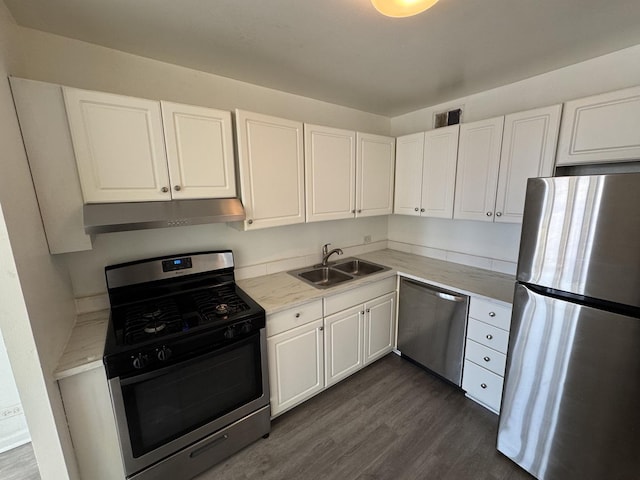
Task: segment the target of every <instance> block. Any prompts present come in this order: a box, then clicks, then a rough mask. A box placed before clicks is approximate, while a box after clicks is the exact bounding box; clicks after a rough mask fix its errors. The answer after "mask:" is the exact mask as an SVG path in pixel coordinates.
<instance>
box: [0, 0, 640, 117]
mask: <svg viewBox="0 0 640 480" xmlns="http://www.w3.org/2000/svg"><path fill="white" fill-rule="evenodd" d="M4 1H5V3H6V4H7V6H8V7H9V10H10V11H11V13H12V14H13V16H14V18H15V19H16V21H17V22H18V24H20V25H23V26H26V27H31V28H35V29H38V30H44V31H47V32H51V33H55V34H59V35H63V36H66V37H71V38H75V39H79V40H84V41H87V42H91V43H96V44H99V45H104V46H107V47H111V48H115V49H118V50H122V51H125V52H131V53H134V54H137V55H142V56H145V57H150V58H155V59H158V60H162V61H165V62H170V63H174V64H179V65H184V66H187V67H191V68H195V69H198V70H202V71H206V72H212V73H216V74H218V75H223V76H226V77H230V78H234V79H237V80H242V81H245V82H249V83H253V84H257V85H263V86H266V87H271V88H275V89H278V90H284V91H287V92H291V93H296V94H300V95H304V96H307V97H311V98H315V99H319V100H325V101H327V102H332V103H337V104H340V105H345V106H349V107H354V108H357V109H360V110H364V111H367V112H372V113H378V114H382V115H387V116H395V115H398V114H401V113H405V112H408V111H412V110H416V109H418V108H421V107H425V106H430V105H434V104H438V103H441V102H444V101H447V100H451V99H454V98H458V97H461V96H465V95H468V94H471V93H475V92H479V91H482V90H486V89H489V88H493V87H497V86H500V85H504V84H507V83H511V82H514V81H517V80H520V79H523V78H527V77H530V76H533V75H536V74H539V73H543V72H547V71H550V70H553V69H556V68H559V67H562V66H566V65H570V64H573V63H577V62H579V61H582V60H586V59H588V58H593V57H596V56H598V55H602V54H605V53H609V52H613V51H615V50H619V49H622V48H625V47H628V46H631V45H637V44H640V0H441V1H440V2H439V3H437V4H436V5H435V6H434V7H433V8H432V9H430V10H428V11H426V12H425V13H423V14H421V15H418V16H416V17H411V18H405V19H391V18H386V17H383V16H381V15H380V14H378V13H377V11H376V10H375V9H374V8H373V7H372V6H371V3H370V1H369V0H316V1H312V0H55V1H52V0H4Z"/></svg>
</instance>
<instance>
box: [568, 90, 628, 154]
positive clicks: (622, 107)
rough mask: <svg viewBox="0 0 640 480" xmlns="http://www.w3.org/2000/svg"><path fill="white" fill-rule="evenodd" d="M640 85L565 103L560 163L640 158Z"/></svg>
mask: <svg viewBox="0 0 640 480" xmlns="http://www.w3.org/2000/svg"><path fill="white" fill-rule="evenodd" d="M638 125H640V87H634V88H627V89H625V90H619V91H616V92H610V93H605V94H602V95H595V96H593V97H588V98H581V99H578V100H573V101H571V102H566V103H565V104H564V115H563V118H562V128H561V130H560V141H559V143H558V161H557V164H558V165H576V164H583V163H603V162H619V161H625V160H637V159H638V158H640V128H639V127H638Z"/></svg>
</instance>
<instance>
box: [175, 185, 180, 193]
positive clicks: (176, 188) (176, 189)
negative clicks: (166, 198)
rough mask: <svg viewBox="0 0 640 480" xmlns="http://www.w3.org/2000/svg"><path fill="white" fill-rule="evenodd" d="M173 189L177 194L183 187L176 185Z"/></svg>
mask: <svg viewBox="0 0 640 480" xmlns="http://www.w3.org/2000/svg"><path fill="white" fill-rule="evenodd" d="M173 189H174V190H175V191H176V192H179V191H180V190H182V187H181V186H180V185H176V186H175V187H173Z"/></svg>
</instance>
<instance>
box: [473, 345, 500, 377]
mask: <svg viewBox="0 0 640 480" xmlns="http://www.w3.org/2000/svg"><path fill="white" fill-rule="evenodd" d="M464 356H465V358H466V359H467V360H471V361H472V362H474V363H476V364H478V365H481V366H483V367H484V368H486V369H487V370H491V371H492V372H493V373H495V374H496V375H500V376H501V377H504V367H505V364H506V362H507V356H506V355H505V354H504V353H500V352H496V351H495V350H493V349H491V348H489V347H485V346H484V345H481V344H479V343H477V342H474V341H473V340H468V341H467V348H466V350H465V355H464Z"/></svg>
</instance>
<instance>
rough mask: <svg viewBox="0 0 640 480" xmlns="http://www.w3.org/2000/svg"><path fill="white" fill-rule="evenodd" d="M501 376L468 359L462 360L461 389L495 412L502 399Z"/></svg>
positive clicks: (498, 409)
mask: <svg viewBox="0 0 640 480" xmlns="http://www.w3.org/2000/svg"><path fill="white" fill-rule="evenodd" d="M502 383H503V379H502V377H500V376H498V375H496V374H495V373H492V372H490V371H489V370H487V369H486V368H482V367H480V366H478V365H476V364H475V363H473V362H470V361H469V360H465V362H464V372H463V374H462V389H463V390H465V391H466V392H467V395H468V396H470V397H472V398H474V399H475V400H478V401H479V402H480V403H482V404H484V405H486V406H487V407H489V408H490V409H492V410H494V411H495V412H499V411H500V403H501V401H502Z"/></svg>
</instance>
